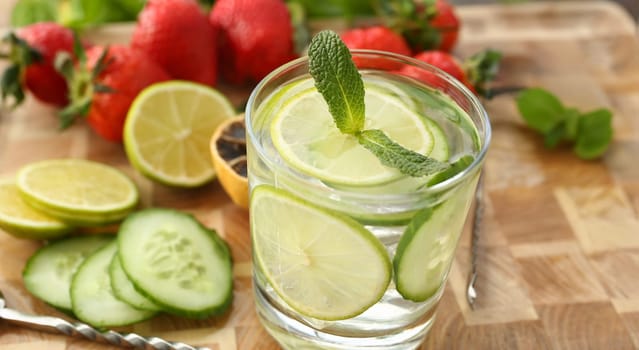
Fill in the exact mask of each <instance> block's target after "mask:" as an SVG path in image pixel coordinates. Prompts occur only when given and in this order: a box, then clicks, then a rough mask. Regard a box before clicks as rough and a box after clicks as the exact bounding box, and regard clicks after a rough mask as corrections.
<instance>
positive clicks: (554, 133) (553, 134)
mask: <svg viewBox="0 0 639 350" xmlns="http://www.w3.org/2000/svg"><path fill="white" fill-rule="evenodd" d="M564 137H566V123H564V122H561V123H558V124H557V125H556V126H555V127H554V128H552V129H550V131H548V132H547V133H546V135H544V146H546V147H547V148H555V147H557V145H558V144H559V143H560V142H561V141H562V140H563V139H564Z"/></svg>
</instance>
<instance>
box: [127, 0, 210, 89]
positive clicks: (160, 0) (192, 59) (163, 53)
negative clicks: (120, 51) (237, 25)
mask: <svg viewBox="0 0 639 350" xmlns="http://www.w3.org/2000/svg"><path fill="white" fill-rule="evenodd" d="M131 47H132V48H134V49H139V50H142V51H144V52H146V53H147V54H148V55H149V56H150V57H152V58H153V59H154V60H155V61H157V62H158V63H159V64H160V65H161V66H162V67H163V68H164V70H166V72H168V73H169V74H170V75H171V76H172V77H173V78H174V79H183V80H190V81H194V82H198V83H202V84H205V85H209V86H213V85H215V84H216V82H217V56H216V48H215V33H214V31H213V27H212V26H211V24H210V23H209V21H208V18H207V15H206V14H205V13H204V12H202V10H201V9H200V7H199V5H198V3H197V2H196V1H195V0H149V1H148V2H147V3H146V5H145V7H144V9H143V10H142V12H141V13H140V15H139V16H138V21H137V25H136V27H135V29H134V31H133V36H132V38H131Z"/></svg>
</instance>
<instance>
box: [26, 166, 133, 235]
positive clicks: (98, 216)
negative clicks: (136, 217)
mask: <svg viewBox="0 0 639 350" xmlns="http://www.w3.org/2000/svg"><path fill="white" fill-rule="evenodd" d="M16 183H17V186H18V188H19V190H20V192H21V194H22V196H23V198H24V200H25V201H26V202H27V203H28V204H29V205H31V206H33V207H34V208H36V209H37V210H40V211H42V212H43V213H45V214H47V215H50V216H53V217H55V218H57V219H60V220H62V221H64V222H68V223H70V224H72V225H77V226H95V225H102V224H107V223H111V222H115V221H119V220H121V219H122V218H124V217H125V216H126V215H127V214H128V213H129V212H131V211H132V210H133V209H134V208H135V206H136V204H137V202H138V190H137V188H136V187H135V184H134V183H133V181H131V179H129V178H128V177H127V176H126V175H124V174H123V173H122V172H120V171H119V170H117V169H115V168H113V167H111V166H108V165H105V164H102V163H98V162H93V161H88V160H83V159H52V160H45V161H40V162H35V163H31V164H29V165H26V166H25V167H23V168H22V169H20V170H19V171H18V176H17V179H16Z"/></svg>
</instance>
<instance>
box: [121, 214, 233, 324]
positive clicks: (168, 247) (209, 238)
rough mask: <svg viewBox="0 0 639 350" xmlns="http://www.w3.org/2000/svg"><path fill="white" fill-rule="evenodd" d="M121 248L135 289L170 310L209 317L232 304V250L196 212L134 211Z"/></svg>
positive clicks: (124, 229)
mask: <svg viewBox="0 0 639 350" xmlns="http://www.w3.org/2000/svg"><path fill="white" fill-rule="evenodd" d="M118 248H119V256H120V262H121V263H122V268H123V269H124V272H125V273H126V274H127V276H128V277H129V280H131V282H133V284H134V285H135V288H136V289H137V290H138V291H140V292H141V293H142V294H143V295H144V296H145V297H147V298H148V299H150V300H151V301H153V302H154V303H155V304H157V305H159V306H160V307H162V309H163V310H165V311H167V312H170V313H173V314H177V315H182V316H186V317H206V316H210V315H213V314H217V313H221V312H223V311H224V310H226V308H227V307H228V306H229V305H230V304H231V299H232V296H233V293H232V292H233V278H232V271H231V265H232V262H231V255H230V252H229V249H228V247H227V245H226V243H225V242H224V241H223V240H222V239H221V238H220V237H219V236H218V235H217V233H216V232H215V231H214V230H209V229H207V228H206V227H204V226H203V225H202V224H200V223H199V222H198V221H197V220H196V219H195V218H194V217H193V216H192V215H189V214H186V213H181V212H179V211H175V210H170V209H161V208H152V209H146V210H142V211H139V212H137V213H135V214H132V215H129V217H127V218H126V219H125V220H124V222H123V223H122V225H121V226H120V231H119V234H118Z"/></svg>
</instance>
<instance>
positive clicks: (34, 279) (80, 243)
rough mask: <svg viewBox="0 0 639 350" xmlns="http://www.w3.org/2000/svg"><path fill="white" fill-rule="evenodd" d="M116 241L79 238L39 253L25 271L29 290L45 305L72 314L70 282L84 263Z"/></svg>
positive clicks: (53, 243)
mask: <svg viewBox="0 0 639 350" xmlns="http://www.w3.org/2000/svg"><path fill="white" fill-rule="evenodd" d="M114 238H115V236H113V235H88V236H76V237H69V238H65V239H61V240H58V241H54V242H52V243H50V244H48V245H45V246H43V247H41V248H40V249H38V251H36V252H35V254H33V255H32V256H31V257H30V258H29V260H28V261H27V264H26V266H25V268H24V270H23V271H22V279H23V281H24V286H25V288H27V290H28V291H29V292H30V293H31V294H33V295H35V296H36V297H38V298H40V299H41V300H43V301H44V302H46V303H48V304H50V305H52V306H54V307H56V308H59V309H62V310H63V311H64V312H71V309H72V307H71V296H70V294H69V288H70V286H71V278H72V277H73V274H74V273H75V271H76V269H77V268H78V266H80V264H81V263H82V262H83V261H84V259H85V258H86V257H87V256H89V255H90V254H91V253H93V252H94V251H95V250H97V249H99V248H101V247H103V246H104V245H106V244H107V243H109V242H110V241H112V240H113V239H114Z"/></svg>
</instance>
